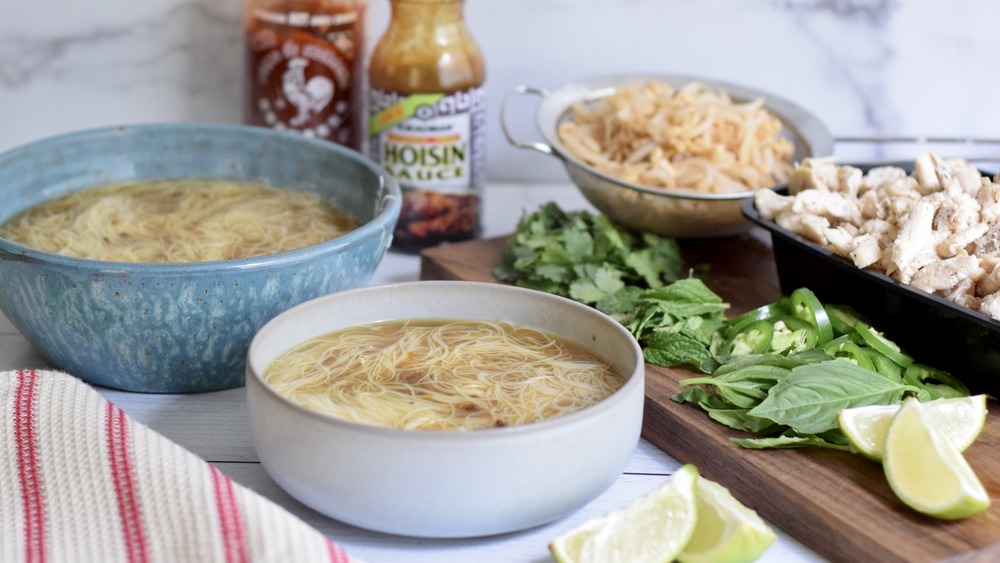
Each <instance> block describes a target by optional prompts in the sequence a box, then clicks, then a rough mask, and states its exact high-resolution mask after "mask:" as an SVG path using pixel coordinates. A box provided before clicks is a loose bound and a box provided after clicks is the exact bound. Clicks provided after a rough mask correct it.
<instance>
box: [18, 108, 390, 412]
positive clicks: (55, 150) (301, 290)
mask: <svg viewBox="0 0 1000 563" xmlns="http://www.w3.org/2000/svg"><path fill="white" fill-rule="evenodd" d="M186 177H203V178H204V177H212V178H224V179H232V180H250V181H260V182H265V183H268V184H271V185H274V186H279V187H283V188H291V189H298V190H304V191H311V192H314V193H318V194H320V195H321V196H323V197H325V198H327V199H329V200H331V201H333V202H336V203H337V204H338V205H340V206H341V207H342V208H343V209H345V210H347V211H348V212H350V213H352V214H353V215H354V216H355V217H356V218H357V219H358V221H359V223H361V226H360V227H359V228H358V229H356V230H354V231H352V232H350V233H348V234H345V235H344V236H341V237H338V238H336V239H333V240H329V241H326V242H323V243H320V244H315V245H312V246H308V247H305V248H302V249H298V250H293V251H290V252H282V253H277V254H273V255H268V256H262V257H255V258H246V259H238V260H224V261H215V262H200V263H188V264H142V263H138V264H136V263H123V262H103V261H98V260H86V259H78V258H71V257H66V256H60V255H56V254H51V253H47V252H39V251H36V250H32V249H31V248H28V247H25V246H22V245H19V244H15V243H13V242H10V241H8V240H5V239H3V238H0V310H2V311H3V313H4V314H5V315H7V317H8V318H9V319H10V320H11V322H12V323H13V324H14V326H16V327H17V328H18V330H20V331H21V333H22V334H24V336H25V337H26V338H27V339H28V340H29V341H30V342H31V343H32V345H33V346H34V347H35V348H36V349H37V351H38V353H39V354H40V355H41V356H42V357H43V358H45V360H46V361H47V362H49V363H50V364H51V365H52V366H54V367H56V368H58V369H61V370H64V371H66V372H69V373H70V374H73V375H76V376H77V377H80V378H81V379H84V380H86V381H89V382H91V383H94V384H97V385H102V386H107V387H113V388H117V389H124V390H128V391H140V392H151V393H177V392H192V391H209V390H215V389H226V388H231V387H237V386H240V385H242V384H243V382H244V374H245V370H246V367H245V366H246V355H247V348H248V347H249V344H250V340H251V339H252V338H253V335H254V333H255V332H256V331H257V329H259V328H260V327H261V326H262V325H263V324H264V323H266V322H267V321H268V320H270V319H271V318H272V317H274V316H275V315H277V314H278V313H280V312H282V311H284V310H286V309H288V308H290V307H292V306H293V305H296V304H298V303H301V302H303V301H307V300H309V299H312V298H314V297H318V296H321V295H325V294H328V293H333V292H336V291H340V290H343V289H348V288H353V287H357V286H361V285H364V284H365V283H367V282H368V280H369V279H370V277H371V275H372V272H373V271H374V270H375V268H376V266H378V264H379V262H381V260H382V258H383V256H384V255H385V252H386V250H387V248H388V246H389V244H390V242H391V240H392V231H393V228H394V226H395V223H396V219H397V217H398V215H399V209H400V192H399V186H398V185H397V184H396V182H395V181H394V180H393V179H392V178H391V177H390V176H388V175H387V174H386V173H385V172H384V171H383V170H382V169H381V168H379V167H378V166H376V165H375V164H373V163H372V162H371V161H369V160H367V159H366V158H364V157H363V156H361V155H360V154H359V153H357V152H354V151H351V150H349V149H346V148H343V147H341V146H339V145H335V144H333V143H329V142H324V141H318V140H315V139H308V138H305V137H303V136H301V135H298V134H293V133H282V132H278V131H274V130H271V129H266V128H262V127H250V126H241V125H217V124H216V125H213V124H193V123H180V124H151V125H137V126H129V127H114V128H106V129H98V130H92V131H84V132H80V133H73V134H69V135H65V136H60V137H55V138H51V139H47V140H43V141H39V142H36V143H33V144H29V145H26V146H23V147H20V148H16V149H13V150H11V151H9V152H7V153H4V154H0V223H3V222H4V221H6V220H7V219H9V218H10V217H11V216H12V215H14V214H16V213H17V212H19V211H21V210H23V209H25V208H27V207H30V206H32V205H35V204H37V203H40V202H42V201H44V200H47V199H50V198H52V197H54V196H58V195H61V194H64V193H67V192H72V191H76V190H80V189H84V188H88V187H92V186H94V185H99V184H103V183H107V182H113V181H120V180H131V179H145V178H186Z"/></svg>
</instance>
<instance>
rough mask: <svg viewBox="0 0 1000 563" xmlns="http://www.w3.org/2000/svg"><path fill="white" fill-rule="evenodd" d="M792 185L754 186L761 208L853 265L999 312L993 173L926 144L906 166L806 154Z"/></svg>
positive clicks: (999, 213)
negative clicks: (783, 190)
mask: <svg viewBox="0 0 1000 563" xmlns="http://www.w3.org/2000/svg"><path fill="white" fill-rule="evenodd" d="M792 186H794V188H792ZM789 193H790V194H792V195H790V196H787V197H781V196H777V195H776V194H772V195H758V196H757V197H758V209H760V210H761V214H762V215H763V216H765V217H767V216H770V217H773V218H774V219H773V220H774V221H775V222H776V223H777V224H778V225H779V226H781V227H783V228H785V229H788V230H790V231H793V232H796V233H798V234H799V235H801V236H802V237H804V238H806V239H808V240H810V241H813V242H815V243H817V244H820V245H823V246H825V247H826V248H828V249H829V250H830V251H831V252H833V253H835V254H838V255H840V256H844V257H846V258H849V259H850V260H851V261H852V262H853V263H854V265H855V266H857V267H858V268H871V269H873V270H877V271H880V272H883V273H885V274H887V275H889V276H891V277H892V278H894V279H896V280H898V281H901V282H903V283H908V284H911V285H912V286H913V287H915V288H917V289H920V290H923V291H927V292H931V293H934V294H937V295H940V296H942V297H944V298H946V299H949V300H950V301H952V302H954V303H958V304H961V305H964V306H966V307H969V308H970V309H973V310H981V311H983V312H984V313H986V314H988V315H990V316H991V317H993V318H996V319H998V320H1000V175H998V177H997V178H993V179H989V178H985V177H983V175H982V174H981V173H980V172H979V171H978V170H977V169H976V167H975V166H973V165H972V164H970V163H969V162H968V161H965V160H963V159H950V160H945V159H942V158H940V157H939V156H937V155H935V154H933V153H926V154H922V155H920V156H919V157H918V158H917V159H916V161H915V163H914V171H913V172H912V173H909V174H908V173H907V172H906V171H905V170H904V169H902V168H899V167H893V166H882V167H875V168H871V169H869V170H868V171H867V172H866V173H864V174H862V173H861V171H860V169H858V168H855V167H851V166H837V165H835V164H834V161H833V159H832V158H818V159H806V160H805V161H804V162H803V163H802V164H801V165H799V167H798V168H797V169H796V170H795V171H794V172H793V174H792V180H791V181H790V190H789Z"/></svg>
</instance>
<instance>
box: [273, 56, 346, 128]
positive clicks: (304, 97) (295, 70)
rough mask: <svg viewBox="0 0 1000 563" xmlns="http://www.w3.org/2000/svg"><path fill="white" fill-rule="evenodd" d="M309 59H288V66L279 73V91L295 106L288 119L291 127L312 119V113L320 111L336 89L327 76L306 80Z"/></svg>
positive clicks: (299, 125)
mask: <svg viewBox="0 0 1000 563" xmlns="http://www.w3.org/2000/svg"><path fill="white" fill-rule="evenodd" d="M307 66H309V61H307V60H306V59H303V58H302V57H295V58H293V59H292V60H290V61H288V68H286V69H285V72H284V73H283V74H282V75H281V91H282V93H284V94H285V99H286V100H288V103H290V104H292V105H293V106H295V109H296V113H295V115H294V116H293V117H292V118H290V119H289V120H288V124H289V125H291V126H292V127H301V126H302V125H305V124H306V123H308V122H309V121H310V120H311V119H312V114H313V113H316V112H319V111H322V110H323V109H324V108H325V107H326V106H327V105H328V104H329V103H330V101H331V100H333V95H334V93H335V92H336V89H335V87H334V85H333V81H332V80H330V79H329V78H327V77H325V76H322V75H317V76H313V77H312V78H310V79H309V80H306V73H305V68H306V67H307Z"/></svg>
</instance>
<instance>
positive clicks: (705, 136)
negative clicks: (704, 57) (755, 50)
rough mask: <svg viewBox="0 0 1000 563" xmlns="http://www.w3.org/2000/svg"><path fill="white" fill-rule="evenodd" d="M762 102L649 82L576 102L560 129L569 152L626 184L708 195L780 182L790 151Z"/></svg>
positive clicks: (696, 84)
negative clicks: (597, 98) (744, 100)
mask: <svg viewBox="0 0 1000 563" xmlns="http://www.w3.org/2000/svg"><path fill="white" fill-rule="evenodd" d="M781 128H782V125H781V120H779V119H778V118H777V117H776V116H774V115H773V114H771V113H770V112H769V111H768V110H767V109H766V108H764V100H763V99H756V100H752V101H749V102H734V101H733V100H732V99H731V98H730V97H729V95H728V94H727V93H726V92H725V91H723V90H718V91H713V90H712V89H710V88H708V87H707V86H706V85H704V84H702V83H700V82H692V83H690V84H687V85H686V86H684V87H682V88H680V89H675V88H674V87H673V86H671V85H670V84H667V83H665V82H659V81H649V82H647V83H645V84H632V85H626V86H623V87H621V88H619V89H617V90H616V91H615V93H614V94H613V95H611V96H608V97H606V98H601V99H599V100H597V101H595V102H593V103H591V104H583V103H580V102H578V103H576V104H574V105H573V107H572V108H571V112H570V115H569V119H568V120H567V121H564V122H562V123H560V125H559V138H560V140H561V141H562V143H563V145H564V146H565V147H566V149H567V150H568V151H569V153H570V154H572V155H573V156H575V157H577V158H579V159H580V160H582V161H583V162H585V163H586V164H588V165H590V166H592V167H594V168H596V169H597V170H599V171H601V172H604V173H605V174H608V175H610V176H614V177H617V178H619V179H621V180H624V181H626V182H631V183H634V184H640V185H643V186H648V187H654V188H666V189H678V190H692V191H697V192H706V193H731V192H743V191H751V190H756V189H760V188H767V187H772V186H775V185H777V184H781V183H784V182H785V181H786V180H787V179H788V175H789V173H790V172H791V169H792V157H793V155H794V153H795V147H794V146H793V145H792V143H791V141H789V140H788V139H787V138H785V137H783V136H781V134H780V133H781Z"/></svg>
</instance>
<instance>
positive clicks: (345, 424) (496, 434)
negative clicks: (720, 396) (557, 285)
mask: <svg viewBox="0 0 1000 563" xmlns="http://www.w3.org/2000/svg"><path fill="white" fill-rule="evenodd" d="M417 286H443V287H452V288H454V289H455V290H460V288H461V287H480V288H485V289H486V290H488V291H503V292H510V293H512V294H514V295H518V294H521V295H530V296H532V297H536V298H537V297H538V296H539V295H540V296H543V297H542V298H544V299H552V300H554V301H556V302H558V303H560V304H561V305H562V306H565V307H568V308H571V309H574V310H577V311H580V312H581V313H582V314H587V315H591V316H594V317H595V318H598V319H601V321H602V322H606V323H609V324H613V325H614V326H610V327H609V328H610V329H611V330H612V331H614V332H617V333H619V336H623V337H627V339H628V341H629V342H630V345H631V348H632V353H633V354H635V355H636V356H635V357H636V365H637V367H636V369H635V371H634V372H633V373H631V374H623V375H625V376H626V377H627V378H628V379H626V381H625V384H624V385H622V386H621V387H620V388H618V389H617V390H616V391H615V392H614V393H612V394H611V395H609V396H608V397H606V398H604V399H603V400H601V401H599V402H597V403H595V404H593V405H589V406H587V407H584V408H582V409H580V410H577V411H574V412H571V413H568V414H565V415H563V416H559V417H556V418H550V419H546V420H541V421H538V422H533V423H531V424H520V425H516V426H505V427H502V428H483V429H478V430H410V429H402V428H390V427H386V426H377V425H374V424H366V423H361V422H354V421H351V420H346V419H343V418H339V417H335V416H332V415H328V414H325V413H321V412H319V411H315V410H312V409H309V408H306V407H304V406H302V405H300V404H298V403H296V402H294V401H292V400H290V399H288V398H286V397H284V396H282V395H281V394H279V393H278V392H277V391H275V390H274V389H272V388H271V386H270V385H268V384H267V383H266V382H265V381H264V379H263V376H262V374H260V373H258V372H257V370H256V369H253V362H252V361H251V358H252V355H253V352H254V350H255V349H256V348H257V347H258V346H259V345H260V344H259V341H260V340H262V339H264V338H267V336H268V333H269V332H271V331H273V330H276V328H275V326H276V325H277V324H278V323H280V322H281V321H282V320H283V319H285V318H288V317H290V316H294V315H297V314H299V313H300V312H301V311H303V310H306V309H309V308H311V307H315V306H317V304H319V303H321V302H325V301H335V300H342V299H351V298H352V297H354V296H356V295H358V294H362V293H380V292H392V291H400V290H405V289H407V288H409V287H417ZM407 318H415V317H412V316H400V317H397V318H396V319H383V320H402V319H407ZM466 318H469V319H474V318H476V317H475V316H474V315H473V316H469V317H466ZM367 322H376V321H367ZM512 322H515V323H516V322H517V321H512ZM362 324H364V323H362ZM250 380H253V383H255V384H257V385H258V386H259V387H260V388H261V389H262V391H263V392H264V393H266V394H267V395H268V396H269V397H271V398H273V399H276V400H277V401H278V402H279V403H281V404H282V405H284V406H285V407H288V408H291V409H292V410H293V411H294V412H296V413H297V414H299V415H303V416H307V417H310V418H312V419H315V420H317V421H319V422H321V423H323V424H328V425H330V426H333V427H336V428H340V429H343V430H350V431H352V432H360V433H364V434H370V435H375V436H383V437H390V438H397V439H406V440H428V441H439V440H449V441H452V440H471V439H477V440H482V439H503V438H508V437H512V436H517V435H519V434H527V433H537V432H544V431H547V430H548V431H551V430H556V429H559V428H562V427H565V426H570V425H573V424H574V423H575V422H576V421H577V420H581V419H587V418H591V417H593V416H598V415H599V414H600V413H602V412H604V411H606V410H609V409H612V408H614V407H616V406H618V405H619V403H622V402H624V401H627V400H628V399H629V395H630V394H631V393H630V392H631V391H633V388H634V387H636V386H640V387H642V390H640V393H642V394H644V389H645V363H644V361H643V356H642V349H641V348H640V346H639V343H638V342H637V341H636V340H635V338H634V337H633V336H632V334H631V333H630V332H628V329H626V328H625V327H624V326H622V325H621V324H620V323H618V322H617V321H615V320H614V319H612V318H611V317H607V316H606V315H604V313H601V312H600V311H598V310H596V309H594V308H592V307H590V306H588V305H584V304H583V303H580V302H578V301H573V300H572V299H568V298H565V297H561V296H558V295H555V294H551V293H545V292H542V291H538V290H534V289H528V288H523V287H518V286H513V285H506V284H499V283H490V282H474V281H457V280H420V281H406V282H397V283H391V284H383V285H375V286H366V287H360V288H355V289H348V290H344V291H340V292H337V293H332V294H328V295H324V296H321V297H317V298H314V299H311V300H309V301H305V302H303V303H300V304H298V305H296V306H294V307H291V308H289V309H287V310H286V311H284V312H282V313H280V314H278V315H277V316H275V317H274V318H272V319H271V320H270V321H268V322H267V323H265V324H264V326H262V327H261V328H260V329H259V330H258V331H257V333H256V334H255V335H254V337H253V339H252V340H251V341H250V346H249V348H248V351H247V381H248V385H249V383H250Z"/></svg>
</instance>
